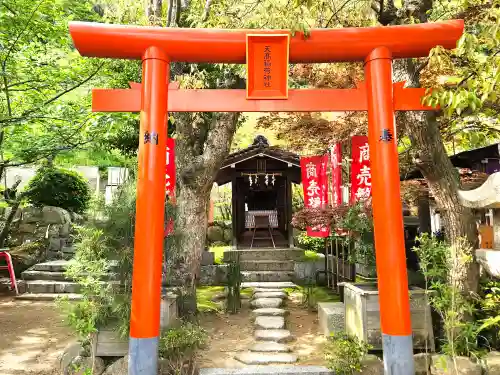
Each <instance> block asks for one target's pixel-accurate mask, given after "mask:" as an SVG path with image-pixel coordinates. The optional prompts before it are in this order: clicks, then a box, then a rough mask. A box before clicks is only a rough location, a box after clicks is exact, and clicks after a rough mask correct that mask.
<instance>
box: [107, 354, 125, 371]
mask: <svg viewBox="0 0 500 375" xmlns="http://www.w3.org/2000/svg"><path fill="white" fill-rule="evenodd" d="M104 375H128V355H127V356H125V357H122V358H120V359H119V360H118V361H116V362H113V363H112V364H111V365H110V366H108V368H107V369H106V371H104Z"/></svg>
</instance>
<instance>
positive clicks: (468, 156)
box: [400, 143, 500, 181]
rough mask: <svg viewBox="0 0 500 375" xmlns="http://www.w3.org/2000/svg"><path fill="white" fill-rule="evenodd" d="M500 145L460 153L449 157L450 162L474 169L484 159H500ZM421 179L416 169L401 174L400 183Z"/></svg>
mask: <svg viewBox="0 0 500 375" xmlns="http://www.w3.org/2000/svg"><path fill="white" fill-rule="evenodd" d="M499 148H500V143H495V144H492V145H489V146H485V147H479V148H475V149H472V150H467V151H462V152H459V153H458V154H455V155H451V156H450V161H451V163H452V164H453V166H454V167H457V168H468V169H475V167H476V166H477V164H478V163H481V161H482V160H485V159H500V150H499ZM419 178H423V176H422V173H420V171H419V170H418V169H414V170H412V171H410V172H408V173H406V174H404V175H403V174H402V175H401V177H400V180H401V181H407V180H413V179H419Z"/></svg>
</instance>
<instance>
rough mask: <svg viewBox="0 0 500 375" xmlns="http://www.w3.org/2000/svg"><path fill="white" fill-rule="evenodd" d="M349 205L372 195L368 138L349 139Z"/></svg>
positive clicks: (356, 137)
mask: <svg viewBox="0 0 500 375" xmlns="http://www.w3.org/2000/svg"><path fill="white" fill-rule="evenodd" d="M351 147H352V151H351V158H352V164H351V204H352V203H355V202H357V201H360V200H365V199H368V198H370V197H371V195H372V173H371V168H370V146H369V145H368V137H367V136H364V135H358V136H354V137H352V139H351Z"/></svg>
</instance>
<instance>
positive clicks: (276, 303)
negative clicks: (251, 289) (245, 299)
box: [250, 298, 283, 308]
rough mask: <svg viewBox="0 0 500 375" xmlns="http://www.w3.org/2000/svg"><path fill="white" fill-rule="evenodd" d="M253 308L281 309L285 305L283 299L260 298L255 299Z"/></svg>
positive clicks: (252, 303)
mask: <svg viewBox="0 0 500 375" xmlns="http://www.w3.org/2000/svg"><path fill="white" fill-rule="evenodd" d="M250 304H251V305H252V307H255V308H261V307H275V308H276V307H280V306H281V305H282V304H283V300H282V299H281V298H259V299H254V300H253V301H252V302H251V303H250Z"/></svg>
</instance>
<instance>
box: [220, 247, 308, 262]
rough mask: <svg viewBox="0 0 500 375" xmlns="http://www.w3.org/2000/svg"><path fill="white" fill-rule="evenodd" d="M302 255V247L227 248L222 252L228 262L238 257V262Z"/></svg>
mask: <svg viewBox="0 0 500 375" xmlns="http://www.w3.org/2000/svg"><path fill="white" fill-rule="evenodd" d="M303 256H304V250H302V249H287V248H285V249H273V248H270V249H268V248H260V249H251V250H229V251H225V252H224V261H225V262H228V261H230V260H231V259H236V258H237V257H239V260H240V262H244V261H253V260H267V261H269V260H275V261H285V260H300V259H301V258H302V257H303Z"/></svg>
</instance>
